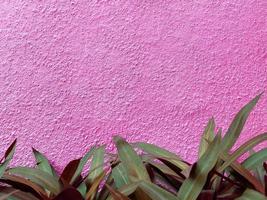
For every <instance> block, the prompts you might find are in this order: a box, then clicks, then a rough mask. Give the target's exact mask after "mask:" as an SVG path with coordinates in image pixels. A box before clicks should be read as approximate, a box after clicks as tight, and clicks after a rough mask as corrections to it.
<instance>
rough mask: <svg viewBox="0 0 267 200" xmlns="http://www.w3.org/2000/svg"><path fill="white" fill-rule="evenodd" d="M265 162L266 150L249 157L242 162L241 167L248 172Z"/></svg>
mask: <svg viewBox="0 0 267 200" xmlns="http://www.w3.org/2000/svg"><path fill="white" fill-rule="evenodd" d="M266 160H267V148H265V149H262V150H260V151H258V152H256V153H253V154H252V155H250V156H249V157H248V158H247V159H246V160H244V161H243V162H242V166H243V167H245V168H246V169H248V170H252V169H256V168H257V167H258V166H260V165H262V164H263V163H264V162H265V161H266Z"/></svg>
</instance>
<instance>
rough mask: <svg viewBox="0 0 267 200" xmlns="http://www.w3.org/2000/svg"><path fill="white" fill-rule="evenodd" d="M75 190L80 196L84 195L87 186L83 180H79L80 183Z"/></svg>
mask: <svg viewBox="0 0 267 200" xmlns="http://www.w3.org/2000/svg"><path fill="white" fill-rule="evenodd" d="M77 190H78V191H79V192H80V193H81V195H82V197H85V195H86V192H87V186H86V184H85V182H81V184H80V185H79V186H78V188H77Z"/></svg>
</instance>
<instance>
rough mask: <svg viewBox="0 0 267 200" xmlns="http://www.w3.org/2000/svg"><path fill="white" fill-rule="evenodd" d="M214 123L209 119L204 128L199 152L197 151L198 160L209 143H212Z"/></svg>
mask: <svg viewBox="0 0 267 200" xmlns="http://www.w3.org/2000/svg"><path fill="white" fill-rule="evenodd" d="M214 129H215V122H214V118H211V119H210V120H209V122H208V125H207V126H206V127H205V130H204V133H203V135H202V137H201V141H200V146H199V151H198V158H200V157H201V156H202V155H203V154H204V153H205V152H206V150H207V149H208V147H209V144H210V142H212V141H213V139H214V137H215V134H214Z"/></svg>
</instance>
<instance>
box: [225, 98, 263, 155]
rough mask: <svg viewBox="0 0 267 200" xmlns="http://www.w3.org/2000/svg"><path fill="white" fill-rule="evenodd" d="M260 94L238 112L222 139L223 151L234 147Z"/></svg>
mask: <svg viewBox="0 0 267 200" xmlns="http://www.w3.org/2000/svg"><path fill="white" fill-rule="evenodd" d="M260 96H261V94H260V95H258V96H256V97H255V98H254V99H252V100H251V101H250V102H249V103H248V104H247V105H245V106H244V107H243V108H242V109H241V110H240V111H239V112H238V113H237V115H236V116H235V118H234V120H233V122H232V123H231V125H230V127H229V129H228V130H227V132H226V134H225V136H224V138H223V140H222V143H223V144H224V145H223V146H222V150H223V151H225V152H228V151H229V150H230V149H231V148H232V147H233V145H234V144H235V142H236V140H237V139H238V137H239V135H240V133H241V131H242V129H243V127H244V125H245V123H246V120H247V118H248V116H249V114H250V112H251V111H252V109H253V108H254V106H255V105H256V103H257V102H258V100H259V98H260Z"/></svg>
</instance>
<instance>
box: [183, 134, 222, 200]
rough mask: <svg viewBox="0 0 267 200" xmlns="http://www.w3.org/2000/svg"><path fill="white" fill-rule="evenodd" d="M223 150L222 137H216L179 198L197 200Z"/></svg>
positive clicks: (185, 183) (194, 168)
mask: <svg viewBox="0 0 267 200" xmlns="http://www.w3.org/2000/svg"><path fill="white" fill-rule="evenodd" d="M220 150H221V137H220V135H216V137H215V138H214V140H213V141H212V143H211V144H210V145H209V147H208V149H207V151H206V152H205V153H204V154H203V156H202V157H201V158H200V159H199V161H198V162H197V163H196V165H195V166H193V168H192V170H191V172H190V176H189V178H187V179H186V180H185V181H184V182H183V184H182V186H181V187H180V190H179V192H178V197H179V198H180V199H182V200H195V199H197V197H198V196H199V194H200V192H201V191H202V189H203V187H204V185H205V183H206V180H207V177H208V174H209V172H210V171H211V170H212V169H213V168H214V166H215V165H216V163H217V161H218V158H219V154H220Z"/></svg>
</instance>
